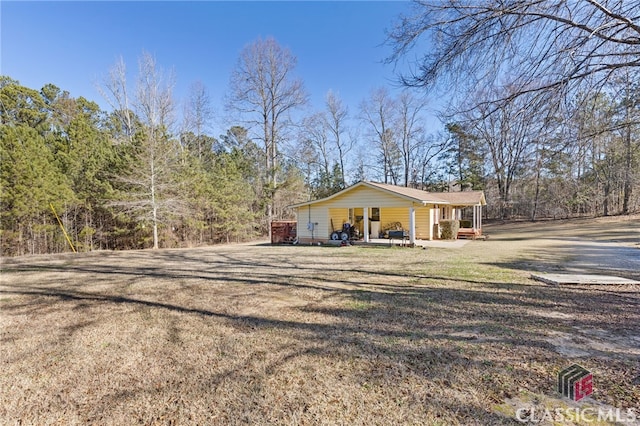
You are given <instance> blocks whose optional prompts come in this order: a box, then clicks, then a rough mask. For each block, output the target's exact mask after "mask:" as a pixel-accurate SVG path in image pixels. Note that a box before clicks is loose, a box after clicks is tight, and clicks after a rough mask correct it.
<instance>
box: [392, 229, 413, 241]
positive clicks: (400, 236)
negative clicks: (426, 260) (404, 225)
mask: <svg viewBox="0 0 640 426" xmlns="http://www.w3.org/2000/svg"><path fill="white" fill-rule="evenodd" d="M387 232H388V234H389V239H390V240H407V239H409V233H408V232H407V231H387Z"/></svg>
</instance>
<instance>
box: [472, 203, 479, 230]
mask: <svg viewBox="0 0 640 426" xmlns="http://www.w3.org/2000/svg"><path fill="white" fill-rule="evenodd" d="M477 210H478V206H473V226H472V228H476V229H477V228H478V222H477V218H476V211H477Z"/></svg>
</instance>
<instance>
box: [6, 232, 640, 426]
mask: <svg viewBox="0 0 640 426" xmlns="http://www.w3.org/2000/svg"><path fill="white" fill-rule="evenodd" d="M557 226H559V227H560V228H558V229H561V228H562V225H557ZM536 229H537V230H536ZM539 229H540V228H539V227H538V228H536V227H535V226H531V225H529V226H527V225H518V226H511V227H510V226H509V225H503V226H501V227H496V228H494V230H493V235H492V236H491V238H490V239H489V240H488V241H485V242H482V241H471V242H469V243H468V244H467V245H466V246H464V247H462V248H460V249H455V250H449V249H427V250H420V249H406V248H405V249H398V248H364V247H341V248H340V247H338V248H326V247H309V246H307V247H291V246H277V247H271V246H267V245H254V246H226V247H213V248H200V249H189V250H159V251H135V252H120V253H116V252H94V253H90V254H80V255H58V256H47V257H25V258H19V259H3V265H2V278H1V279H2V281H1V286H0V325H1V332H2V334H1V342H2V346H1V347H2V351H1V355H0V365H1V367H2V370H1V371H2V374H1V375H0V419H2V420H0V422H2V423H4V424H14V423H16V424H58V423H59V424H84V423H95V424H117V425H122V424H287V425H289V424H430V425H431V424H433V425H436V424H442V425H445V424H446V425H455V424H483V425H488V424H518V422H517V421H516V420H515V418H514V407H509V405H508V404H506V403H505V402H506V401H513V400H514V399H515V400H518V398H520V399H523V398H525V396H526V398H528V399H531V398H532V397H533V398H534V399H535V398H537V397H539V398H546V399H549V398H555V397H556V396H555V375H556V374H557V372H558V371H560V370H561V369H563V368H565V367H566V366H568V365H570V364H572V363H574V362H578V363H580V364H581V365H583V366H584V367H586V368H587V369H589V370H590V371H592V372H593V374H594V380H595V392H594V394H593V398H594V399H595V400H597V401H601V402H603V403H606V404H610V405H611V406H614V407H620V408H636V407H638V405H639V404H638V401H640V367H639V362H638V361H639V360H640V338H639V336H640V294H639V292H638V291H639V289H638V288H633V287H630V286H628V287H620V286H616V287H610V286H609V287H599V286H590V287H561V288H558V287H553V286H548V285H546V284H541V283H537V282H534V281H531V280H530V279H529V274H530V272H529V271H527V270H526V269H527V267H528V266H531V265H533V264H536V262H538V263H544V262H549V258H550V257H551V256H546V255H549V254H550V253H553V252H554V247H555V244H557V241H555V240H553V241H550V240H545V239H544V238H541V237H540V234H539V232H540V231H539ZM513 230H517V232H513ZM576 232H577V231H576V230H575V229H573V228H572V230H571V233H572V237H575V234H576ZM554 235H558V234H557V232H556V233H555V234H554ZM541 253H546V255H545V256H542V255H541ZM558 256H559V257H563V256H566V253H565V254H564V255H560V254H559V255H558ZM527 265H528V266H527ZM564 343H566V345H564ZM571 345H573V347H574V349H575V347H578V348H582V352H580V351H578V352H577V353H576V352H575V351H574V352H571V351H567V350H566V349H567V347H570V346H571ZM565 346H566V347H565Z"/></svg>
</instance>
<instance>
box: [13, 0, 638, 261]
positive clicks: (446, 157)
mask: <svg viewBox="0 0 640 426" xmlns="http://www.w3.org/2000/svg"><path fill="white" fill-rule="evenodd" d="M494 3H495V4H494ZM538 3H540V2H531V4H528V3H526V2H523V3H522V5H520V4H518V5H519V6H518V5H512V6H509V7H508V6H505V5H503V4H502V2H494V1H492V0H485V1H481V2H478V1H476V2H473V3H470V4H472V5H473V8H477V10H475V9H474V12H473V13H471V10H470V9H469V8H466V7H462V6H461V4H462V3H461V2H458V1H455V2H453V1H452V2H451V3H450V4H447V2H437V3H433V4H431V3H429V2H416V9H415V13H416V14H415V15H414V16H412V17H406V18H403V19H401V20H400V21H398V25H397V26H396V27H395V29H394V30H393V31H391V32H390V38H389V40H390V42H391V43H392V44H394V46H395V47H396V53H395V55H394V57H392V58H389V59H390V60H397V59H398V58H400V57H402V56H403V55H407V54H408V53H409V52H413V49H417V47H416V46H417V44H418V43H417V37H418V36H425V37H426V36H427V35H429V34H431V35H438V34H439V36H438V37H435V38H434V40H433V41H432V42H433V43H434V46H435V47H436V48H435V49H434V50H433V52H432V53H431V54H430V55H427V56H425V57H424V58H423V59H422V61H420V62H419V65H420V66H419V67H418V70H419V71H421V73H416V74H415V75H413V76H403V79H404V80H403V81H404V84H405V85H406V88H405V89H404V90H401V91H397V92H394V91H392V90H391V89H390V88H385V87H381V88H375V89H373V90H371V92H370V93H369V95H368V96H367V97H366V98H365V99H363V100H362V101H361V102H360V104H359V105H357V107H356V108H354V109H350V108H349V106H347V105H345V104H344V103H343V101H342V100H341V99H340V97H339V94H337V93H334V92H331V91H329V92H328V93H327V95H326V97H325V102H324V105H323V106H322V108H320V109H318V110H316V111H312V112H309V111H308V109H305V107H308V103H309V97H308V94H307V92H306V90H305V87H304V83H303V81H302V80H301V79H300V78H297V77H296V76H295V74H294V72H295V67H296V57H295V56H294V55H293V53H292V52H290V51H289V50H288V49H286V48H283V47H282V46H280V45H279V44H278V43H277V41H276V40H274V39H272V38H268V39H258V40H256V41H254V42H253V43H251V44H249V45H248V46H247V47H246V48H245V49H244V50H243V51H242V52H241V54H240V56H239V58H238V62H237V64H236V67H235V68H234V70H233V72H232V75H231V76H230V80H229V91H228V94H227V96H226V98H225V100H226V105H225V109H226V111H227V112H229V113H230V114H231V115H232V116H233V117H234V120H235V121H236V124H235V125H233V126H230V127H229V128H228V129H226V130H225V131H224V132H223V134H221V135H218V136H214V135H213V134H212V125H211V123H212V121H213V119H214V118H215V117H214V116H213V108H212V100H211V97H210V95H209V93H208V91H207V88H206V87H205V86H204V85H203V84H202V83H198V82H196V83H194V84H192V86H191V88H190V90H189V94H188V95H187V96H186V98H185V99H184V100H183V101H182V103H181V105H180V108H179V105H178V103H177V101H176V99H175V98H174V93H173V87H174V85H175V76H174V75H173V74H172V73H170V72H165V71H164V70H163V69H162V68H161V67H160V66H159V65H158V64H157V63H156V61H155V58H154V57H153V56H152V55H150V54H148V53H144V52H143V53H142V55H141V56H140V58H139V61H138V70H137V78H136V80H135V81H134V82H130V81H127V76H128V75H129V74H128V73H127V68H126V65H125V63H124V62H123V61H122V60H120V61H118V62H116V63H115V64H114V65H113V67H112V68H111V69H110V70H109V71H108V74H107V76H106V77H105V79H104V81H103V82H102V84H101V86H100V91H101V94H102V97H103V99H104V100H105V101H106V102H107V104H108V105H109V109H108V110H106V111H105V110H102V109H101V108H100V107H99V105H98V104H97V103H96V102H94V101H91V100H88V99H85V98H83V97H78V98H74V97H73V96H72V95H71V94H70V93H69V92H67V91H65V90H63V89H61V88H58V87H56V86H55V85H53V84H47V85H46V86H45V87H43V88H40V89H33V88H28V87H24V86H22V85H21V84H20V82H19V81H17V80H14V79H12V78H10V77H8V76H4V77H0V108H1V109H0V142H1V146H0V149H1V151H0V156H1V160H2V162H1V166H0V168H1V170H0V184H1V194H0V195H1V198H0V203H1V204H0V206H1V211H0V214H1V216H0V220H1V223H0V233H1V234H0V235H1V242H2V247H1V249H2V255H22V254H36V253H54V252H63V251H68V250H70V245H69V242H68V241H67V240H66V238H65V236H64V234H63V232H62V230H61V229H60V227H59V223H58V221H57V219H56V214H57V215H58V217H59V218H60V221H61V223H62V224H63V225H64V228H65V229H66V231H67V232H68V234H69V237H70V238H69V239H70V242H71V243H72V244H73V245H74V248H76V249H77V250H81V251H89V250H104V249H106V250H111V249H134V248H136V249H137V248H151V247H153V248H159V247H185V246H197V245H206V244H215V243H221V242H232V241H244V240H250V239H254V238H257V237H262V236H265V235H268V232H269V223H270V221H271V220H275V219H282V218H290V217H292V216H291V215H292V212H291V211H289V210H288V208H287V206H288V205H290V204H293V203H296V202H298V201H302V200H307V199H310V198H318V197H324V196H327V195H330V194H333V193H335V192H337V191H339V190H341V189H343V188H345V187H346V186H348V185H350V184H352V183H355V182H357V181H359V180H362V179H368V180H376V181H381V182H385V183H392V184H396V185H404V186H411V187H415V188H420V189H424V190H429V191H449V190H466V189H476V190H484V191H485V192H486V194H487V201H488V204H489V205H488V208H487V209H486V214H487V215H488V217H489V218H492V217H493V218H503V219H504V218H510V217H523V218H528V219H531V220H537V219H539V218H543V217H555V218H558V217H562V218H566V217H572V216H576V215H592V216H593V215H596V216H597V215H610V214H626V213H631V212H634V211H638V210H639V209H640V202H639V200H638V194H639V193H640V188H638V187H639V186H640V167H639V164H640V142H639V141H640V120H639V118H640V87H639V86H640V83H639V80H638V72H637V68H636V64H635V63H634V62H633V61H638V56H637V48H636V47H634V46H637V42H636V40H637V38H635V37H636V36H634V35H631V36H628V37H627V39H624V37H623V36H624V34H625V31H627V32H633V31H637V28H635V27H634V26H633V25H632V23H631V24H629V23H628V22H627V21H625V20H624V19H622V18H624V16H625V15H624V12H625V11H622V10H613V11H610V10H609V9H606V7H605V6H606V4H605V3H606V2H605V3H595V2H594V3H592V2H586V3H580V5H581V6H580V7H582V8H587V9H588V8H589V7H592V8H596V9H598V10H599V6H602V7H604V8H605V9H606V10H607V11H609V12H610V13H611V16H612V17H613V18H611V19H612V21H606V20H605V21H602V22H601V21H597V20H596V18H597V17H600V15H597V14H596V12H593V10H591V9H589V10H587V9H579V10H573V11H569V12H570V13H571V16H572V18H574V19H580V18H584V19H586V21H585V22H586V23H580V22H578V23H577V24H576V23H573V24H572V25H574V26H573V27H571V26H570V24H568V23H567V20H566V19H564V20H562V19H559V18H560V17H561V16H560V15H558V16H556V18H557V19H555V20H553V19H552V18H553V15H552V12H553V11H557V12H558V14H561V13H565V12H566V8H555V9H554V8H546V9H545V15H544V16H543V17H540V16H538V15H540V13H539V11H536V10H534V9H533V8H534V7H538V6H539V5H538ZM542 3H549V4H551V3H554V2H542ZM523 5H527V7H524V6H523ZM603 5H605V6H603ZM498 6H500V7H505V8H507V9H506V10H505V11H503V12H504V14H503V15H502V17H496V16H494V15H492V14H491V13H490V11H492V10H494V9H495V8H496V7H498ZM520 6H522V7H523V9H518V8H519V7H520ZM483 7H484V9H483ZM573 7H578V6H573ZM629 10H633V9H629ZM589 11H591V12H593V13H588V12H589ZM569 12H566V13H569ZM579 12H580V13H579ZM626 12H629V11H626ZM600 14H605V12H602V11H600ZM596 15H597V16H596ZM605 15H606V14H605ZM627 15H629V14H628V13H627ZM480 16H482V17H483V18H482V19H479V17H480ZM535 16H537V17H538V18H537V19H533V18H532V17H535ZM621 17H622V18H621ZM614 18H615V19H614ZM509 19H512V20H513V22H511V21H510V20H509ZM544 19H552V22H555V23H556V25H557V27H553V28H551V27H549V26H550V25H551V24H549V23H545V21H544ZM465 20H467V21H469V22H471V21H473V22H475V27H474V28H467V27H465V25H467V24H469V22H467V21H465ZM594 20H596V21H594ZM592 21H593V22H592ZM418 24H420V25H419V26H417V27H416V25H418ZM453 24H455V25H460V26H461V28H463V27H464V28H467V30H466V31H465V32H458V33H456V32H449V31H447V32H446V33H442V32H441V30H442V29H443V28H444V27H446V26H450V25H453ZM605 24H606V25H605ZM614 24H618V25H619V27H616V28H617V29H616V28H614V27H615V25H614ZM527 25H528V26H529V27H530V31H533V30H534V29H535V30H537V31H538V33H540V32H543V31H547V32H552V33H557V34H562V35H563V37H560V36H558V37H556V38H555V39H554V40H555V41H556V42H560V41H562V42H564V43H565V44H567V43H568V44H567V45H569V44H571V43H570V42H571V41H572V40H573V42H574V43H576V44H575V46H574V50H575V52H574V53H573V56H571V58H570V59H571V60H572V61H581V63H583V64H585V63H587V62H588V59H593V61H599V62H598V63H599V64H600V68H602V69H604V68H606V67H604V65H603V64H605V62H606V63H609V66H608V68H607V69H608V70H609V72H608V73H606V76H605V77H602V75H601V73H602V72H604V71H603V70H602V69H599V70H596V69H594V67H596V65H595V62H594V64H592V65H589V66H588V67H586V68H585V70H593V72H586V71H585V70H583V71H580V70H579V69H578V70H574V69H570V70H569V71H571V72H569V71H567V69H558V68H554V67H556V66H560V65H561V64H565V62H566V60H565V59H566V58H564V57H560V56H559V55H561V54H560V53H558V52H557V50H556V49H550V48H547V49H546V50H545V49H544V46H543V44H544V43H543V39H542V38H536V39H533V40H532V39H527V38H526V37H523V36H522V34H520V33H518V31H522V29H523V28H527ZM540 25H542V27H539V26H540ZM562 25H569V29H566V31H564V32H563V31H562V30H563V29H564V27H562ZM598 25H599V26H598ZM624 25H627V27H624ZM585 26H587V27H588V28H591V27H593V28H591V29H592V30H594V31H595V29H598V31H611V33H607V34H599V33H598V32H597V31H595V32H593V34H594V35H596V36H598V37H600V39H601V40H605V41H606V42H607V43H609V45H606V46H605V47H607V46H610V45H612V44H615V46H614V47H611V48H610V49H609V50H606V52H607V53H608V55H609V56H611V58H609V59H610V60H608V62H607V61H605V60H604V59H602V58H605V55H604V52H605V47H602V46H600V45H597V46H591V47H585V46H583V45H584V44H585V43H591V42H592V40H591V39H590V38H586V39H585V38H584V37H583V35H582V33H580V32H577V33H576V34H574V33H573V32H572V31H570V30H571V29H572V28H574V27H575V28H577V29H578V30H580V31H582V30H583V27H585ZM418 29H419V30H420V31H423V32H422V33H421V32H420V31H418ZM497 29H499V31H498V32H496V31H497ZM538 33H536V34H538ZM491 37H497V40H493V41H492V40H491ZM572 37H573V38H572ZM598 37H596V38H598ZM620 39H623V40H627V41H628V42H627V43H626V44H624V46H623V47H624V48H621V47H618V44H623V43H622V42H620ZM527 40H528V41H527ZM518 41H519V42H520V44H517V45H510V44H509V43H516V42H518ZM438 43H441V44H442V46H441V45H440V44H438ZM483 43H484V44H483ZM500 43H504V44H505V46H507V47H508V49H506V48H500V46H499V45H500ZM634 43H635V44H634ZM602 44H606V43H605V42H604V41H602ZM468 46H474V48H473V49H471V48H469V47H468ZM563 46H564V45H563ZM463 47H464V48H463ZM565 47H566V46H565ZM578 47H580V48H581V49H582V48H584V49H583V50H580V49H578ZM596 47H598V48H599V49H600V50H597V49H596ZM518 49H520V50H522V49H525V50H526V52H527V55H524V54H523V55H522V57H520V56H518V52H520V50H518ZM633 49H636V50H633ZM507 50H508V51H509V52H511V54H509V55H507V53H506V52H507ZM545 51H546V52H547V56H548V55H549V54H551V53H553V55H555V56H553V55H552V57H547V56H545ZM514 52H515V53H514ZM532 52H536V54H538V55H540V56H539V57H538V56H535V55H533V56H532ZM585 52H586V53H585ZM589 52H590V53H591V54H592V55H595V58H589V57H588V53H589ZM634 52H635V53H634ZM500 55H503V56H500ZM581 55H582V56H581ZM616 55H618V56H616ZM620 55H621V56H622V58H621V57H619V56H620ZM524 56H526V58H525V57H524ZM532 57H533V59H534V60H532V59H531V58H532ZM482 58H484V60H481V59H482ZM527 58H529V59H527ZM576 58H578V59H576ZM598 58H599V59H598ZM474 61H475V62H474ZM545 61H547V62H549V61H550V62H549V63H548V66H546V65H545V64H547V62H545ZM462 64H466V65H465V67H462ZM536 64H537V65H536ZM551 64H553V65H554V67H551ZM625 64H626V66H624V65H625ZM543 65H545V66H543ZM565 65H566V64H565ZM526 66H529V67H532V68H529V69H528V72H529V74H528V73H527V68H526ZM492 67H493V68H492ZM596 68H597V67H596ZM491 69H493V70H494V71H495V70H497V69H500V70H501V71H500V72H499V73H497V72H493V73H492V72H489V71H491ZM544 69H546V70H547V71H549V75H546V74H544V73H543V72H542V71H543V70H544ZM507 70H509V72H506V71H507ZM534 72H537V73H538V74H537V75H535V78H533V73H534ZM563 72H564V73H565V76H564V77H563V75H562V73H563ZM599 73H600V74H599ZM509 77H511V78H509ZM552 77H553V78H552ZM452 84H454V87H455V89H452V86H451V85H452ZM443 87H445V88H446V90H448V91H450V92H451V93H452V95H451V97H450V98H451V100H452V102H451V103H450V104H449V105H448V109H446V110H443V111H442V116H441V120H442V122H443V123H444V124H443V128H442V130H441V131H433V130H429V129H428V128H427V127H426V125H425V123H426V116H427V107H428V101H427V100H428V97H427V96H426V95H429V94H430V95H431V96H435V93H437V92H436V91H437V89H438V88H440V89H442V88H443ZM179 110H180V111H179Z"/></svg>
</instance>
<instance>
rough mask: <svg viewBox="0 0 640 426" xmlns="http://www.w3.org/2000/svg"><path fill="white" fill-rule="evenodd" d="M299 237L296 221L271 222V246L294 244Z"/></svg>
mask: <svg viewBox="0 0 640 426" xmlns="http://www.w3.org/2000/svg"><path fill="white" fill-rule="evenodd" d="M296 237H297V222H296V221H295V220H279V221H273V222H271V244H282V243H293V242H294V241H295V240H296Z"/></svg>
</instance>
